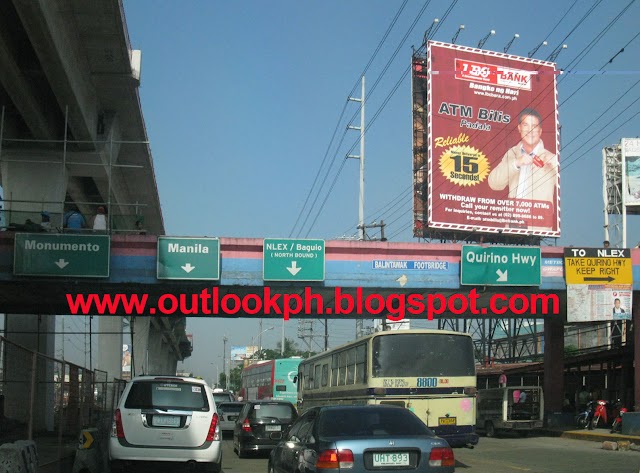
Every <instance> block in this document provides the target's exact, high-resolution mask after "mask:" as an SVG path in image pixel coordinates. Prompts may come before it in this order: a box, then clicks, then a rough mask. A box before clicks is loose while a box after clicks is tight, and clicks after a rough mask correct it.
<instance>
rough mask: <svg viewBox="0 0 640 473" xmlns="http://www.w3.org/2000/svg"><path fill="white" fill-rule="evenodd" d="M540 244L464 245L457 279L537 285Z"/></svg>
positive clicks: (468, 283) (538, 279)
mask: <svg viewBox="0 0 640 473" xmlns="http://www.w3.org/2000/svg"><path fill="white" fill-rule="evenodd" d="M540 259H541V258H540V247H526V246H478V245H464V246H463V247H462V256H461V262H460V283H461V284H464V285H482V286H539V285H540V277H541V276H540Z"/></svg>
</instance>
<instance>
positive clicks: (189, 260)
mask: <svg viewBox="0 0 640 473" xmlns="http://www.w3.org/2000/svg"><path fill="white" fill-rule="evenodd" d="M156 277H157V278H158V279H189V280H213V281H215V280H218V279H220V240H218V239H217V238H187V237H184V238H180V237H158V269H157V275H156Z"/></svg>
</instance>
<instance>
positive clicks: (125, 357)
mask: <svg viewBox="0 0 640 473" xmlns="http://www.w3.org/2000/svg"><path fill="white" fill-rule="evenodd" d="M122 372H123V373H131V347H130V346H129V345H127V344H126V343H125V344H123V345H122Z"/></svg>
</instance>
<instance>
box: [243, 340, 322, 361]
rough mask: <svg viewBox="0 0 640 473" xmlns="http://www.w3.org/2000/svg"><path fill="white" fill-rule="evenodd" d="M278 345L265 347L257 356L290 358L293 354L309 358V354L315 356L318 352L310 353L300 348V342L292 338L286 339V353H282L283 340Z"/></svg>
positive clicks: (274, 358)
mask: <svg viewBox="0 0 640 473" xmlns="http://www.w3.org/2000/svg"><path fill="white" fill-rule="evenodd" d="M276 347H277V348H275V349H273V348H264V349H262V351H260V352H258V353H256V355H255V356H256V358H257V359H258V360H277V359H279V358H290V357H292V356H301V357H303V358H307V356H313V355H315V354H316V352H310V353H309V352H307V351H306V350H300V348H298V344H297V343H296V342H294V341H293V340H291V339H290V338H285V339H284V354H281V353H282V349H281V347H282V342H278V343H277V344H276Z"/></svg>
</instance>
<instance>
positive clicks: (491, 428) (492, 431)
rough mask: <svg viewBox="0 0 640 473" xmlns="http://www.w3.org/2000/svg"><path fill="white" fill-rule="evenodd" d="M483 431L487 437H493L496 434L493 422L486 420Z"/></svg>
mask: <svg viewBox="0 0 640 473" xmlns="http://www.w3.org/2000/svg"><path fill="white" fill-rule="evenodd" d="M484 431H485V432H486V433H487V437H495V436H496V429H495V427H494V426H493V422H491V421H490V420H488V421H486V422H485V423H484Z"/></svg>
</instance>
